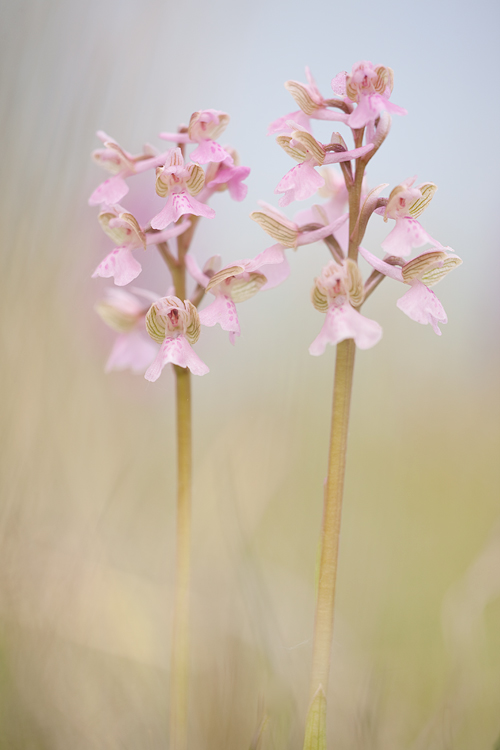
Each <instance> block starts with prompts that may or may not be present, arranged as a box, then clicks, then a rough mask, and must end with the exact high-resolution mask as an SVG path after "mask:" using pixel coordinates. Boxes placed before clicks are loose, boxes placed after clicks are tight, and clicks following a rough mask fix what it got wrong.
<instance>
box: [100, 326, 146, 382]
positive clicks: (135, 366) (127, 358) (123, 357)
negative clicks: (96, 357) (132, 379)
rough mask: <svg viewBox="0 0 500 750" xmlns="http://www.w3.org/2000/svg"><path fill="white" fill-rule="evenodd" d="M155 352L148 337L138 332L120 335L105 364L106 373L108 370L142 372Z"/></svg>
mask: <svg viewBox="0 0 500 750" xmlns="http://www.w3.org/2000/svg"><path fill="white" fill-rule="evenodd" d="M156 350H157V344H155V343H154V342H153V341H152V340H151V339H150V338H149V336H146V335H145V334H141V333H140V332H139V331H132V333H127V334H122V335H121V336H118V337H117V339H116V341H115V343H114V346H113V349H112V351H111V354H110V355H109V359H108V361H107V363H106V372H110V370H126V369H130V370H132V372H137V373H138V372H144V370H145V369H146V367H147V366H148V365H149V364H150V363H151V362H152V361H153V359H154V357H155V355H156Z"/></svg>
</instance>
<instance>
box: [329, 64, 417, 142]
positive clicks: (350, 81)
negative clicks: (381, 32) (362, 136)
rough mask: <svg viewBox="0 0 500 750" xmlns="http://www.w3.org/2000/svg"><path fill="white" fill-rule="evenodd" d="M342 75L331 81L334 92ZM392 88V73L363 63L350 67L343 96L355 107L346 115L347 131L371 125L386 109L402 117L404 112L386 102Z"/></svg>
mask: <svg viewBox="0 0 500 750" xmlns="http://www.w3.org/2000/svg"><path fill="white" fill-rule="evenodd" d="M342 79H343V74H340V75H338V76H336V77H335V78H334V79H333V81H332V88H333V90H334V91H335V93H337V94H340V93H342ZM393 85H394V73H393V71H392V69H391V68H387V67H385V66H384V65H377V66H374V65H373V63H371V62H368V61H367V60H362V61H361V62H358V63H356V64H355V65H353V68H352V72H351V75H346V78H345V93H346V94H347V96H348V97H349V99H350V100H351V101H352V102H356V103H357V105H358V106H357V107H356V109H355V110H354V112H352V114H350V115H349V117H348V120H347V124H348V125H349V126H350V127H351V128H364V127H365V125H368V123H370V122H374V121H375V120H376V119H377V117H378V116H379V114H380V112H382V111H383V110H386V111H387V112H390V113H391V114H394V115H406V114H407V111H406V109H403V107H398V106H397V105H396V104H393V103H392V102H390V101H389V97H390V95H391V93H392V88H393Z"/></svg>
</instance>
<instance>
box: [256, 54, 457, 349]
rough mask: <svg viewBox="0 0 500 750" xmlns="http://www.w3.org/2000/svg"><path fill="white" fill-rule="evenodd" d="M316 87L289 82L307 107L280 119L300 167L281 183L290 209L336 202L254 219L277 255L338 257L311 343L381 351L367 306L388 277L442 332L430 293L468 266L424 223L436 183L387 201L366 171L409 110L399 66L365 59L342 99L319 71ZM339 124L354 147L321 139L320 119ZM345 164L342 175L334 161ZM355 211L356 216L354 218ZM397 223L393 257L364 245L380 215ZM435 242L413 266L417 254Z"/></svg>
mask: <svg viewBox="0 0 500 750" xmlns="http://www.w3.org/2000/svg"><path fill="white" fill-rule="evenodd" d="M306 76H307V83H299V82H298V81H288V82H287V83H286V84H285V87H286V89H287V90H288V91H289V92H290V93H291V94H292V96H293V98H294V99H295V101H296V103H297V105H298V106H299V110H298V111H295V112H291V113H289V114H287V115H285V116H283V117H281V118H279V119H278V120H275V121H274V122H273V123H271V125H270V127H269V133H270V134H277V139H276V140H277V143H278V145H279V146H281V148H282V149H283V150H284V151H285V152H286V153H287V154H288V155H289V156H291V157H292V159H294V160H295V161H296V162H298V164H297V165H296V166H294V167H292V168H291V169H290V171H289V172H287V174H286V175H285V176H284V177H283V178H282V179H281V180H280V182H279V183H278V185H277V187H276V189H275V193H277V194H281V198H280V199H279V205H280V206H287V205H289V204H290V203H291V202H292V201H301V200H305V199H307V198H310V197H311V196H313V195H315V194H318V195H319V197H320V198H323V199H325V198H326V199H327V200H326V202H324V203H317V204H315V205H314V206H313V207H312V208H310V209H306V210H305V211H300V212H299V213H298V214H297V215H296V216H295V220H294V221H291V220H290V219H289V218H287V217H286V216H284V215H283V214H282V213H281V212H279V211H278V210H277V209H275V208H274V207H272V206H269V205H267V204H262V210H261V211H255V212H254V213H253V214H252V215H251V217H252V218H253V219H254V220H255V221H256V222H258V223H259V224H260V226H261V227H262V228H263V229H264V231H265V232H266V233H267V234H268V235H269V236H270V237H272V238H273V239H274V240H276V241H277V242H278V244H277V245H274V246H273V247H272V248H269V249H270V250H271V249H273V250H274V251H278V250H279V251H281V252H283V251H284V249H285V248H297V247H298V246H299V245H302V244H306V243H307V242H313V241H315V240H323V242H324V243H325V244H326V246H327V248H328V249H329V251H330V254H331V256H332V259H331V260H330V261H329V263H328V264H327V265H326V266H325V267H324V268H323V269H322V271H321V273H320V275H319V276H318V277H317V278H316V279H315V282H314V286H313V289H312V302H313V305H314V307H315V308H316V309H317V310H319V311H320V312H322V313H324V314H326V318H325V321H324V324H323V327H322V329H321V332H320V333H319V335H318V336H317V338H316V339H315V340H314V341H313V343H312V344H311V346H310V349H309V351H310V353H311V354H313V355H319V354H322V353H323V352H324V351H325V347H326V344H328V343H330V344H337V343H339V342H340V341H343V340H345V339H351V338H352V339H354V341H355V342H356V345H357V346H358V347H359V348H361V349H367V348H369V347H371V346H374V345H375V344H376V343H377V342H378V341H379V340H380V338H381V336H382V329H381V327H380V325H379V324H378V323H377V322H375V321H373V320H370V319H368V318H366V317H365V316H363V315H361V313H360V312H359V310H360V308H361V306H362V304H363V303H364V301H365V300H366V299H367V298H368V297H369V295H370V294H371V293H372V292H373V291H374V289H375V288H376V286H378V284H379V283H380V282H381V280H382V279H383V278H384V277H386V276H388V277H390V278H392V279H395V280H397V281H400V282H402V283H405V284H408V285H409V287H410V289H409V290H408V291H407V292H406V294H405V295H404V296H403V297H402V298H401V299H400V300H399V301H398V303H397V304H398V307H399V309H400V310H402V311H403V312H404V313H405V314H406V315H408V316H409V317H410V318H411V319H412V320H415V321H417V322H418V323H422V324H426V323H429V324H430V325H431V326H432V328H433V330H434V331H435V332H436V333H437V334H438V335H440V334H441V331H440V329H439V326H438V323H446V322H447V317H446V313H445V311H444V310H443V307H442V305H441V303H440V302H439V300H438V299H437V297H436V295H435V294H434V292H433V291H431V289H430V288H429V287H431V286H432V285H434V284H436V283H437V282H438V281H440V280H441V279H442V278H443V277H444V276H445V275H446V274H447V273H448V272H449V271H451V270H452V269H453V268H455V267H456V266H457V265H459V264H460V263H461V262H462V261H461V260H460V258H459V257H458V256H457V255H455V253H454V252H453V250H452V249H451V248H449V247H444V246H443V245H442V244H441V243H440V242H439V241H438V240H435V239H434V238H433V237H431V235H430V234H428V232H427V231H426V230H425V229H424V228H423V227H422V226H421V224H420V223H419V221H418V217H419V216H420V215H421V214H422V212H423V211H424V209H425V208H426V207H427V205H428V204H429V202H430V201H431V199H432V197H433V196H434V193H435V192H436V189H437V188H436V186H435V185H434V184H433V183H431V182H426V183H422V184H421V185H418V186H415V185H414V183H415V178H414V177H413V178H410V179H407V180H404V181H403V182H401V184H399V185H397V186H396V187H395V188H394V189H393V190H392V192H391V193H390V195H389V197H388V198H383V197H381V196H380V194H381V192H382V191H383V189H384V188H386V187H387V185H379V186H377V187H375V188H374V189H372V190H371V191H370V190H369V189H368V187H367V184H366V178H365V169H366V166H367V164H368V162H369V161H370V159H371V158H372V157H373V156H374V155H375V153H376V152H377V151H378V149H379V148H380V146H381V145H382V143H383V142H384V140H385V138H386V137H387V135H388V134H389V131H390V126H391V114H397V115H404V114H406V110H404V109H403V108H402V107H400V106H397V105H396V104H394V103H393V102H391V101H390V97H391V94H392V89H393V83H394V76H393V72H392V70H391V68H388V67H386V66H384V65H373V64H372V63H371V62H367V61H361V62H359V63H356V64H355V65H354V66H353V69H352V72H351V74H350V75H349V74H348V73H346V72H343V73H339V74H338V75H336V76H335V78H333V80H332V90H333V96H332V97H331V98H325V97H324V96H323V95H322V94H321V93H320V91H319V89H318V87H317V85H316V83H315V81H314V79H313V77H312V75H311V73H310V71H309V69H307V68H306ZM313 120H320V121H335V122H339V123H341V124H343V125H345V126H347V128H349V129H350V131H351V134H352V139H353V142H354V143H353V147H351V148H350V147H348V146H347V144H346V142H345V141H344V138H343V137H342V135H341V134H340V133H337V132H334V133H333V134H332V136H331V138H330V141H329V142H328V143H325V142H322V141H319V140H318V139H317V138H316V137H315V136H314V135H313V133H312V125H311V123H312V121H313ZM331 164H339V166H340V168H341V171H342V174H340V173H339V172H335V171H333V168H332V167H327V166H325V165H331ZM347 205H349V213H347ZM374 213H375V214H378V215H381V216H382V217H383V219H384V221H386V222H387V221H388V220H389V219H391V220H393V221H394V222H395V226H394V228H393V229H392V231H391V232H390V233H389V234H388V236H387V237H386V238H385V240H384V241H383V242H382V249H383V251H384V252H385V253H386V255H385V257H384V258H383V259H381V258H378V257H376V256H375V255H374V254H373V253H371V252H369V251H368V250H366V249H365V248H363V247H362V246H361V242H362V241H363V237H364V235H365V232H366V228H367V225H368V221H369V220H370V218H371V216H372V214H374ZM424 245H430V246H431V249H427V250H424V252H422V253H421V254H419V255H417V256H416V257H414V258H413V259H411V260H408V261H407V260H406V258H407V256H409V255H410V254H411V252H412V251H413V249H415V248H420V247H423V246H424ZM358 254H360V255H361V256H362V257H363V258H364V259H365V260H366V261H367V262H368V263H369V264H370V265H371V266H372V268H373V272H372V274H371V275H370V277H369V278H368V279H367V281H366V282H364V281H363V278H362V276H361V272H360V269H359V267H358Z"/></svg>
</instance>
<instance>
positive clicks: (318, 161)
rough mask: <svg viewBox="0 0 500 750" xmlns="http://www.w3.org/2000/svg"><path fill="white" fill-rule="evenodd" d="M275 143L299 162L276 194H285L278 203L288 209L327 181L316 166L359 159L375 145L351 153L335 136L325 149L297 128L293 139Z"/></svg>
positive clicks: (292, 135)
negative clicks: (293, 202)
mask: <svg viewBox="0 0 500 750" xmlns="http://www.w3.org/2000/svg"><path fill="white" fill-rule="evenodd" d="M294 125H295V123H294ZM276 140H277V142H278V144H279V145H280V146H281V147H282V148H283V150H284V151H286V153H287V154H288V155H289V156H291V157H292V158H293V159H295V161H298V162H299V164H298V165H297V166H296V167H293V168H292V169H291V170H290V171H289V172H287V174H286V175H285V176H284V177H283V179H282V180H281V181H280V182H279V184H278V185H277V187H276V189H275V191H274V192H275V193H284V195H282V197H281V198H280V200H279V205H280V206H288V204H289V203H291V202H292V201H294V200H299V201H300V200H305V199H306V198H309V197H310V196H311V195H314V193H315V192H316V191H317V190H318V189H319V188H321V187H323V186H324V184H325V179H324V178H323V177H322V176H321V175H320V174H318V173H317V172H316V170H315V167H318V166H321V165H323V164H337V163H339V162H344V161H350V160H351V159H359V158H360V157H361V156H364V155H365V154H367V153H369V152H370V151H371V150H372V149H373V143H368V144H366V145H365V146H360V147H359V148H354V149H352V150H350V151H349V150H348V149H347V146H346V145H345V143H344V139H343V138H342V136H340V134H339V133H334V134H333V135H332V140H331V143H330V144H327V146H325V145H323V144H322V143H320V142H319V141H317V140H316V139H315V138H314V137H313V136H312V135H311V134H310V133H308V132H307V131H306V130H304V129H303V128H299V127H298V126H297V127H296V129H295V130H294V131H293V132H292V134H291V136H287V135H280V136H278V137H277V139H276Z"/></svg>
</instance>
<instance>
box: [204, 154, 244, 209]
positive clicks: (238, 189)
mask: <svg viewBox="0 0 500 750" xmlns="http://www.w3.org/2000/svg"><path fill="white" fill-rule="evenodd" d="M226 150H227V152H228V154H229V155H230V157H231V158H230V159H224V161H221V162H218V163H211V164H209V165H208V167H207V171H206V174H205V187H204V189H203V197H204V199H205V200H208V198H209V197H210V195H212V193H213V192H215V191H219V192H222V191H223V190H229V195H230V196H231V198H232V199H233V200H235V201H242V200H244V198H245V197H246V194H247V192H248V185H244V184H243V180H246V178H247V177H248V175H249V174H250V167H243V166H240V164H239V159H238V154H237V153H236V151H235V150H234V149H233V148H231V147H230V146H227V147H226Z"/></svg>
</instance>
